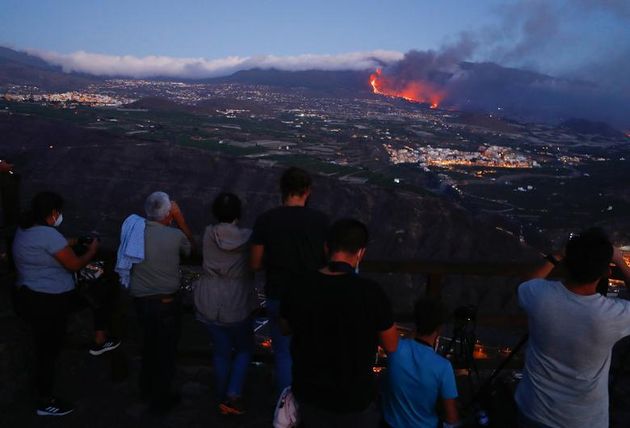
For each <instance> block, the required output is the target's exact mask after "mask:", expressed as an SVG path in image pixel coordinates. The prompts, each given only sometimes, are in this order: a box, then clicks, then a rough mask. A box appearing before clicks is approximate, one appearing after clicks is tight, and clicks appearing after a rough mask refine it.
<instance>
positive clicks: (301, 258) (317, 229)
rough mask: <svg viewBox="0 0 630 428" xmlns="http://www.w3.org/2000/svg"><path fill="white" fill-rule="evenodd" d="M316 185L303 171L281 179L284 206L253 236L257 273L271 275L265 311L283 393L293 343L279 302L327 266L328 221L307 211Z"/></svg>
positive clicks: (260, 221)
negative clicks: (305, 275) (302, 278)
mask: <svg viewBox="0 0 630 428" xmlns="http://www.w3.org/2000/svg"><path fill="white" fill-rule="evenodd" d="M311 182H312V181H311V176H310V175H309V174H308V172H306V171H304V170H303V169H300V168H295V167H291V168H289V169H287V170H286V171H285V172H284V173H283V174H282V177H281V178H280V190H281V192H282V206H281V207H278V208H273V209H271V210H269V211H267V212H266V213H264V214H262V215H261V216H260V217H258V219H257V220H256V224H255V225H254V231H253V234H252V253H251V266H252V269H254V270H259V269H263V268H264V269H265V274H266V283H265V294H266V297H267V301H266V308H267V313H268V315H269V318H270V322H269V323H270V330H271V343H272V346H273V352H274V358H275V366H276V386H277V388H278V392H279V393H280V392H282V390H283V389H284V388H285V387H287V386H289V385H290V384H291V354H290V352H289V343H290V338H289V337H286V336H283V335H282V333H281V331H280V327H279V324H278V311H279V308H280V301H281V299H282V298H283V296H284V295H285V294H286V293H287V292H288V291H289V290H291V289H293V288H296V287H300V286H301V284H300V283H299V281H298V280H297V278H299V276H300V275H301V274H302V273H304V272H307V271H313V270H317V269H319V268H320V267H322V266H324V264H325V263H326V260H325V255H324V241H325V239H326V229H327V227H328V218H327V217H326V215H324V214H323V213H321V212H319V211H317V210H314V209H311V208H309V207H307V206H306V205H307V202H308V198H309V197H310V195H311Z"/></svg>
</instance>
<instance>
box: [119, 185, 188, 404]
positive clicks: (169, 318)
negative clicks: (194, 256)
mask: <svg viewBox="0 0 630 428" xmlns="http://www.w3.org/2000/svg"><path fill="white" fill-rule="evenodd" d="M144 209H145V212H146V215H147V220H146V226H145V231H144V260H143V261H142V262H140V263H137V264H135V265H134V266H133V268H132V270H131V280H130V293H131V295H132V296H133V297H134V300H135V306H136V311H137V313H138V318H139V321H140V323H141V326H142V330H143V336H144V343H143V349H142V370H141V372H140V379H139V384H140V390H141V393H142V394H143V396H145V397H146V398H148V399H149V400H150V406H151V408H152V409H153V410H157V411H166V410H168V409H170V408H171V407H172V406H173V405H175V404H177V401H178V399H177V395H176V394H174V393H173V391H172V390H171V384H172V381H173V377H174V374H175V357H176V353H177V342H178V340H179V335H180V313H181V311H180V298H179V296H178V290H179V284H180V273H179V264H180V256H188V255H190V251H191V247H192V244H193V239H192V234H191V232H190V229H189V228H188V225H187V224H186V221H185V220H184V216H183V215H182V212H181V210H180V209H179V206H178V205H177V203H175V201H171V200H170V198H169V196H168V195H167V194H166V193H164V192H154V193H152V194H151V195H149V197H148V198H147V199H146V201H145V203H144ZM173 222H175V224H176V225H177V227H171V226H170V225H171V223H173Z"/></svg>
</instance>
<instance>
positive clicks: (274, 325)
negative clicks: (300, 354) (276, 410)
mask: <svg viewBox="0 0 630 428" xmlns="http://www.w3.org/2000/svg"><path fill="white" fill-rule="evenodd" d="M267 314H268V315H269V329H270V330H271V346H272V347H273V355H274V359H275V362H276V388H277V389H278V394H281V393H282V391H283V390H284V388H286V387H287V386H289V385H291V383H292V381H293V376H292V374H291V370H292V366H293V360H292V358H291V351H290V349H289V348H290V345H291V336H284V335H283V334H282V331H281V330H280V324H279V322H278V319H279V318H280V300H275V299H267Z"/></svg>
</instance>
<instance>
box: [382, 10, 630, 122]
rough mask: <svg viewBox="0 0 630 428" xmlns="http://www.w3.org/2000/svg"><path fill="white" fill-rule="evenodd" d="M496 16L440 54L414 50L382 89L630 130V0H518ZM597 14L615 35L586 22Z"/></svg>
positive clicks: (385, 75) (390, 70) (387, 75)
mask: <svg viewBox="0 0 630 428" xmlns="http://www.w3.org/2000/svg"><path fill="white" fill-rule="evenodd" d="M497 14H498V15H499V16H500V18H501V19H500V23H499V24H498V25H494V26H492V27H488V28H483V29H481V30H478V31H476V32H469V33H465V34H462V35H460V38H459V40H458V41H457V42H456V43H454V44H450V45H446V46H444V47H443V48H442V49H440V50H438V51H422V52H419V51H411V52H408V53H407V54H405V56H404V57H403V59H402V60H400V61H398V62H396V63H394V64H392V65H390V66H388V67H385V68H383V70H382V73H381V75H379V76H381V77H380V78H381V79H382V80H381V82H384V83H381V84H382V85H386V86H382V87H387V88H390V89H391V91H393V92H398V95H399V96H403V97H405V98H408V97H407V96H405V95H404V88H409V87H411V86H412V85H411V83H410V82H414V81H415V82H419V83H420V84H422V85H423V86H422V87H423V88H431V89H432V91H433V92H434V93H439V94H441V97H440V106H441V107H446V108H453V109H464V110H467V109H468V110H484V111H492V112H497V110H498V111H499V112H500V114H504V115H507V116H512V117H517V118H521V119H525V120H543V121H552V122H557V121H559V120H564V119H567V118H571V117H584V118H587V119H592V120H601V121H606V122H608V123H611V124H613V125H616V126H619V127H622V128H625V129H627V128H630V115H629V114H628V111H630V80H629V79H628V78H627V71H628V70H630V2H628V1H624V0H603V1H602V0H599V1H598V0H574V1H569V0H558V1H548V0H518V1H515V2H512V3H508V5H507V6H503V8H502V9H501V10H499V11H497ZM595 19H600V20H604V21H605V22H606V23H607V25H608V28H607V30H608V31H609V34H606V33H603V32H602V31H601V29H600V28H597V27H596V26H595V28H594V26H592V25H590V26H589V25H582V23H585V22H589V20H591V21H592V20H595ZM550 58H551V60H550ZM473 61H474V62H473ZM498 64H501V66H499V65H498ZM552 76H553V77H552ZM377 80H378V79H377ZM378 83H379V82H378V81H377V82H376V84H377V85H378ZM373 86H374V83H373ZM375 89H377V88H376V87H375ZM383 92H385V91H383ZM390 94H391V93H390ZM412 98H413V97H412ZM424 98H427V97H424ZM420 101H425V102H426V101H427V100H425V99H420Z"/></svg>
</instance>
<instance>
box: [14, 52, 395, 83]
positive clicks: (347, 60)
mask: <svg viewBox="0 0 630 428" xmlns="http://www.w3.org/2000/svg"><path fill="white" fill-rule="evenodd" d="M26 52H28V53H29V54H31V55H35V56H38V57H40V58H42V59H43V60H45V61H47V62H49V63H51V64H54V65H58V66H61V67H62V69H63V71H65V72H79V73H89V74H93V75H97V76H125V77H134V78H150V77H171V78H181V79H203V78H210V77H219V76H226V75H229V74H232V73H234V72H236V71H239V70H248V69H252V68H262V69H272V68H275V69H279V70H286V71H304V70H367V69H374V68H375V67H377V66H380V65H383V64H389V63H392V62H395V61H398V60H400V59H402V57H403V54H402V53H400V52H396V51H385V50H376V51H372V52H352V53H345V54H338V55H312V54H304V55H295V56H276V55H262V56H252V57H239V56H230V57H226V58H219V59H206V58H174V57H168V56H146V57H136V56H131V55H123V56H118V55H103V54H96V53H89V52H84V51H79V52H73V53H69V54H60V53H57V52H49V51H41V50H35V49H28V50H26Z"/></svg>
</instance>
